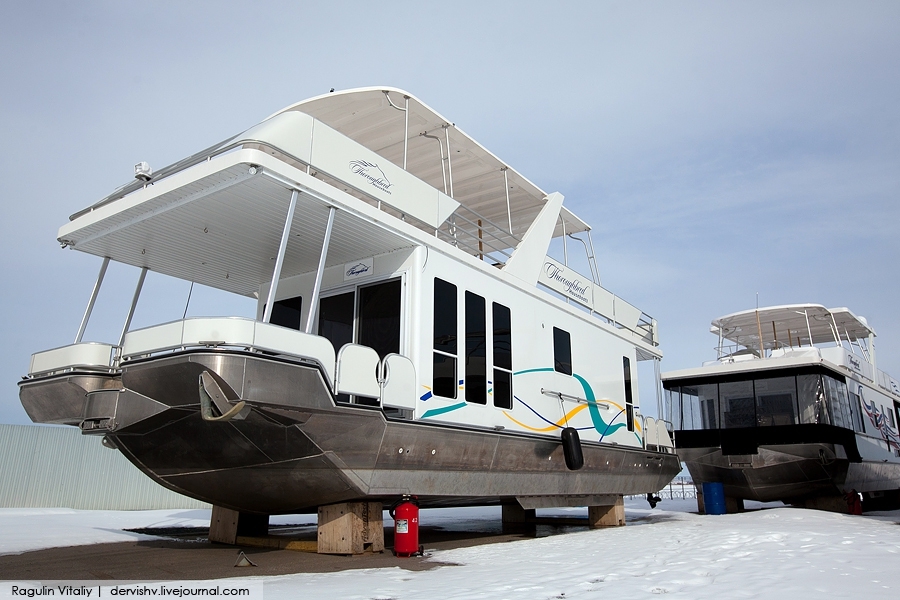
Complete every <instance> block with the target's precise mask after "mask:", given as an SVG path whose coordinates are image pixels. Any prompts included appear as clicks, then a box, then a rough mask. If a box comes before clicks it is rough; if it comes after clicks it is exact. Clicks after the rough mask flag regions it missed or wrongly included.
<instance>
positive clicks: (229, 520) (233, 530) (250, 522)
mask: <svg viewBox="0 0 900 600" xmlns="http://www.w3.org/2000/svg"><path fill="white" fill-rule="evenodd" d="M268 533H269V515H258V514H254V513H246V512H240V511H237V510H231V509H230V508H223V507H221V506H213V509H212V516H211V517H210V519H209V541H211V542H219V543H220V544H231V545H232V546H233V545H235V544H236V543H237V538H238V536H239V535H240V536H265V535H267V534H268Z"/></svg>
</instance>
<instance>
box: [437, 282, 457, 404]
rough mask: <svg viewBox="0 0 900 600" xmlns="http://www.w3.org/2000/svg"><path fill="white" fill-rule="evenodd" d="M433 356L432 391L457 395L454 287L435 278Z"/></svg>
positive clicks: (444, 394) (446, 395)
mask: <svg viewBox="0 0 900 600" xmlns="http://www.w3.org/2000/svg"><path fill="white" fill-rule="evenodd" d="M433 315H434V352H433V355H434V358H433V361H432V381H431V385H432V388H431V393H432V394H434V395H435V396H442V397H444V398H456V394H457V389H458V384H457V379H456V286H455V285H453V284H452V283H447V282H446V281H444V280H443V279H437V278H435V280H434V313H433Z"/></svg>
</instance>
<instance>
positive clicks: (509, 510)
mask: <svg viewBox="0 0 900 600" xmlns="http://www.w3.org/2000/svg"><path fill="white" fill-rule="evenodd" d="M502 515H503V516H502V519H503V522H504V523H506V524H509V525H512V524H520V523H528V522H529V520H532V521H533V520H534V519H536V518H537V511H536V510H535V509H533V508H532V509H531V510H526V509H524V508H522V507H521V506H520V505H519V503H518V502H517V503H515V504H504V505H503V512H502Z"/></svg>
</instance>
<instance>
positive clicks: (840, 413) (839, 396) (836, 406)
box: [822, 375, 888, 429]
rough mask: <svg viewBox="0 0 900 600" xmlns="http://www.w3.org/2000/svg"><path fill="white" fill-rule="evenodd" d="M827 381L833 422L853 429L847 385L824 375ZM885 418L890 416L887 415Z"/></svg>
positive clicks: (826, 391)
mask: <svg viewBox="0 0 900 600" xmlns="http://www.w3.org/2000/svg"><path fill="white" fill-rule="evenodd" d="M822 379H823V380H824V382H825V394H826V396H827V397H828V400H829V404H830V407H829V408H830V409H831V419H832V420H831V424H832V425H836V426H838V427H846V428H847V429H851V428H852V427H853V421H852V420H851V418H850V402H849V400H848V399H847V385H846V384H845V383H844V382H843V381H838V380H836V379H835V378H833V377H829V376H827V375H823V376H822ZM885 418H888V416H887V415H886V416H885Z"/></svg>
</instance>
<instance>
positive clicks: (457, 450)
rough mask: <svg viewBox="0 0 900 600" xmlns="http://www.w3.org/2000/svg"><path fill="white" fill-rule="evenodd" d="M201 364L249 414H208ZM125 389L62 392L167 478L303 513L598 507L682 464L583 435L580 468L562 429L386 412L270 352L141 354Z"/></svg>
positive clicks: (239, 501)
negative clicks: (404, 506)
mask: <svg viewBox="0 0 900 600" xmlns="http://www.w3.org/2000/svg"><path fill="white" fill-rule="evenodd" d="M204 371H206V372H209V373H211V374H213V375H214V376H215V377H216V378H217V380H218V381H220V382H221V383H222V384H223V385H227V386H228V387H230V388H231V389H232V390H234V392H235V393H236V394H237V395H238V396H239V397H240V399H241V400H244V401H245V402H246V403H247V405H248V406H250V407H251V410H250V411H249V413H248V414H247V415H246V418H244V419H242V420H239V419H232V420H230V421H226V422H212V421H207V420H204V419H203V418H202V416H201V411H200V397H199V392H198V380H199V377H200V374H201V373H203V372H204ZM63 385H68V383H67V382H65V378H50V379H44V380H41V379H36V380H33V381H28V382H23V383H22V389H21V392H20V395H21V399H22V402H23V404H24V405H25V406H26V409H27V408H28V407H29V405H33V404H37V402H38V399H39V397H40V398H44V397H46V395H47V394H48V392H50V391H52V389H53V387H54V386H63ZM115 390H116V391H115V392H114V395H109V394H107V395H105V396H100V397H97V398H96V400H95V401H93V402H92V401H90V399H89V400H88V402H85V401H84V400H82V401H81V403H80V404H79V402H77V401H76V400H75V399H73V398H70V397H66V398H65V399H63V400H61V402H64V403H65V405H66V410H69V411H71V412H70V415H69V417H68V422H73V421H80V422H82V423H83V425H82V428H83V429H84V430H85V432H86V433H98V434H101V433H102V434H105V435H106V436H107V438H108V439H109V441H110V442H112V443H113V444H115V445H116V447H118V448H119V449H120V450H121V451H122V453H123V454H124V455H125V456H126V457H128V459H129V460H130V461H131V462H133V463H134V464H135V465H137V466H138V467H139V468H140V469H141V470H142V471H144V472H145V473H146V474H147V475H149V476H150V477H152V478H153V479H155V480H156V481H158V482H159V483H161V484H162V485H164V486H166V487H168V488H170V489H173V490H175V491H177V492H180V493H183V494H185V495H187V496H190V497H193V498H196V499H198V500H202V501H206V502H210V503H212V504H215V505H219V506H224V507H227V508H231V509H235V510H240V511H245V512H254V513H263V514H279V513H292V512H301V511H308V510H314V509H315V507H317V506H321V505H326V504H331V503H336V502H345V501H353V500H362V499H375V500H385V501H387V500H393V499H396V498H397V497H398V496H400V495H402V494H414V495H417V496H418V497H419V500H420V502H421V503H422V505H423V506H462V505H477V504H491V503H500V502H510V501H512V500H513V499H514V498H525V497H556V498H559V499H560V502H559V505H567V504H571V502H572V497H585V498H586V501H585V502H584V503H585V504H588V503H590V501H589V500H588V497H590V496H594V497H597V496H601V495H627V494H645V493H647V492H653V491H657V490H659V489H661V488H662V487H664V486H665V485H666V484H667V483H668V482H669V481H670V480H671V479H672V477H674V476H675V475H676V474H677V472H678V471H679V470H680V464H679V462H678V458H677V457H676V456H675V455H674V454H668V453H657V452H648V451H646V450H643V449H640V448H636V449H635V448H625V447H621V446H619V447H617V446H611V445H600V444H588V443H585V444H584V446H583V450H584V457H585V466H584V468H582V469H581V470H579V471H569V470H567V469H566V466H565V461H564V456H563V449H562V446H561V445H560V442H559V440H557V439H553V438H548V437H541V436H537V435H535V436H531V435H521V434H514V433H511V432H494V431H485V430H481V431H479V430H471V429H462V428H455V427H448V426H442V425H438V424H429V423H427V422H421V421H418V422H414V421H409V420H401V419H397V420H394V419H386V418H385V416H384V414H383V413H382V411H381V410H379V409H376V408H368V407H362V406H355V405H339V404H335V402H334V399H333V396H332V394H331V392H330V390H329V387H328V385H327V384H326V382H325V380H324V379H323V377H322V375H321V372H320V370H319V369H317V368H316V367H314V366H311V365H308V364H298V363H295V362H288V361H281V360H278V359H276V358H274V357H272V358H269V357H261V356H260V355H259V354H250V353H241V352H232V351H202V352H184V353H179V354H175V355H171V356H169V357H167V358H156V359H149V360H145V361H135V362H133V363H130V364H126V365H125V366H124V367H123V369H122V374H121V380H120V381H118V382H117V385H116V386H115ZM38 391H40V394H38V393H37V392H38ZM79 410H80V411H81V412H80V413H79ZM60 412H65V411H64V410H63V409H62V408H59V409H58V410H57V413H60ZM30 414H32V413H31V411H30ZM542 501H543V503H544V504H545V505H547V500H542Z"/></svg>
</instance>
